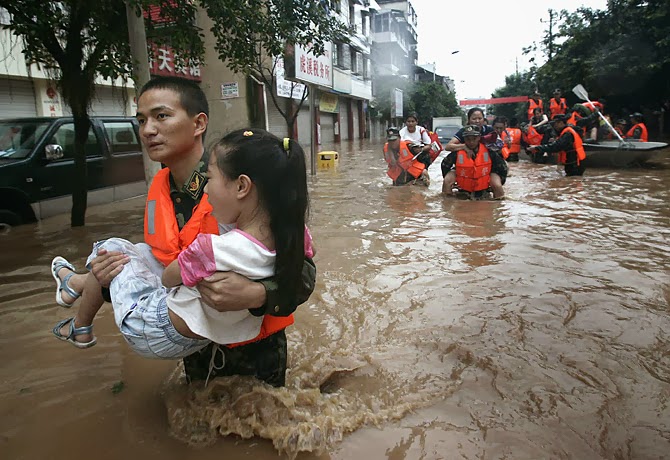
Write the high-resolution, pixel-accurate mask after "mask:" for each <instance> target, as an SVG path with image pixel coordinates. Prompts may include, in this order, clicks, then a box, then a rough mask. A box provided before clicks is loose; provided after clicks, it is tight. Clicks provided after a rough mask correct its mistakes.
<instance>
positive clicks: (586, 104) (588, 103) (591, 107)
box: [582, 101, 603, 113]
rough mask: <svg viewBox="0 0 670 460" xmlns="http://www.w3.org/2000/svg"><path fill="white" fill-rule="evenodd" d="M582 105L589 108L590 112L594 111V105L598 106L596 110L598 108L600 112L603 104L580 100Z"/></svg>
mask: <svg viewBox="0 0 670 460" xmlns="http://www.w3.org/2000/svg"><path fill="white" fill-rule="evenodd" d="M582 105H583V106H584V107H586V108H587V109H589V110H590V111H591V113H593V112H595V111H596V107H598V110H600V111H601V112H602V110H603V105H602V104H601V103H600V102H598V101H591V102H582Z"/></svg>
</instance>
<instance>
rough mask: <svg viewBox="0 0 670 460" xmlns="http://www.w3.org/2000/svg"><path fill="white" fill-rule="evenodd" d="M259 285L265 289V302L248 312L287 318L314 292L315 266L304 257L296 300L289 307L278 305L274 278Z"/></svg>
mask: <svg viewBox="0 0 670 460" xmlns="http://www.w3.org/2000/svg"><path fill="white" fill-rule="evenodd" d="M261 284H262V285H263V286H264V287H265V293H266V299H267V300H266V301H265V303H264V304H263V306H262V307H260V308H256V309H252V310H249V311H250V312H251V314H252V315H254V316H262V315H272V316H288V315H290V314H291V313H293V312H294V311H296V309H297V308H298V305H301V304H303V303H305V302H307V299H309V297H310V296H311V295H312V292H314V286H315V285H316V265H315V264H314V261H313V260H312V259H310V258H309V257H305V262H304V263H303V265H302V284H301V286H300V291H298V293H297V294H296V298H295V299H294V301H293V302H291V304H290V305H280V303H279V295H278V292H277V288H278V286H277V283H276V282H275V280H274V278H267V279H265V280H261Z"/></svg>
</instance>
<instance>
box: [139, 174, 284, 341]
mask: <svg viewBox="0 0 670 460" xmlns="http://www.w3.org/2000/svg"><path fill="white" fill-rule="evenodd" d="M211 212H212V205H211V204H209V201H207V194H204V195H203V196H202V198H201V199H200V203H199V204H198V205H197V206H196V207H195V208H193V215H192V216H191V218H190V219H189V220H188V222H186V225H184V227H183V228H182V229H181V231H180V230H179V227H178V225H177V219H176V218H175V212H174V204H173V203H172V198H171V197H170V170H169V169H167V168H164V169H161V170H160V171H158V173H156V176H154V180H153V182H152V183H151V187H150V188H149V193H148V195H147V203H146V207H145V210H144V242H145V243H147V244H148V245H149V246H151V252H152V253H153V255H154V256H155V257H156V259H158V260H159V261H160V262H161V263H162V264H163V265H166V266H167V265H168V264H170V262H172V261H173V260H175V259H176V258H177V256H178V255H179V253H180V252H181V251H183V250H184V249H185V248H186V247H188V245H189V244H191V243H192V242H193V241H194V240H195V238H196V236H198V235H199V234H200V233H209V234H216V235H218V234H219V224H218V223H217V221H216V219H214V217H213V216H212V214H211ZM291 324H293V315H289V316H271V315H265V316H263V323H262V324H261V331H260V333H259V334H258V335H257V336H256V337H255V338H253V339H251V340H248V341H246V342H240V343H234V344H230V345H227V346H228V347H237V346H239V345H244V344H247V343H251V342H256V341H258V340H261V339H264V338H266V337H268V336H270V335H272V334H274V333H276V332H279V331H281V330H282V329H285V328H286V327H288V326H290V325H291Z"/></svg>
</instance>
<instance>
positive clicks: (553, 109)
mask: <svg viewBox="0 0 670 460" xmlns="http://www.w3.org/2000/svg"><path fill="white" fill-rule="evenodd" d="M567 110H568V105H567V104H566V102H565V98H564V97H562V98H561V99H560V100H559V101H558V102H556V98H555V97H552V98H551V99H550V100H549V112H550V114H551V115H550V117H549V118H550V119H551V120H553V119H554V117H555V116H556V115H564V114H565V112H567Z"/></svg>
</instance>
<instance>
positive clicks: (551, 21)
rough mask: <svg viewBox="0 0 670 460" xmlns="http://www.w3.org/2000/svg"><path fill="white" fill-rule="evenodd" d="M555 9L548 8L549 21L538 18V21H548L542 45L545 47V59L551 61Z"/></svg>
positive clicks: (552, 55)
mask: <svg viewBox="0 0 670 460" xmlns="http://www.w3.org/2000/svg"><path fill="white" fill-rule="evenodd" d="M556 15H557V13H556V11H554V10H552V9H551V8H549V21H545V20H543V19H540V22H542V23H546V22H549V31H548V32H547V33H546V34H545V36H544V40H543V42H544V46H545V47H546V48H547V61H551V59H552V58H553V57H554V18H555V17H556Z"/></svg>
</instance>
